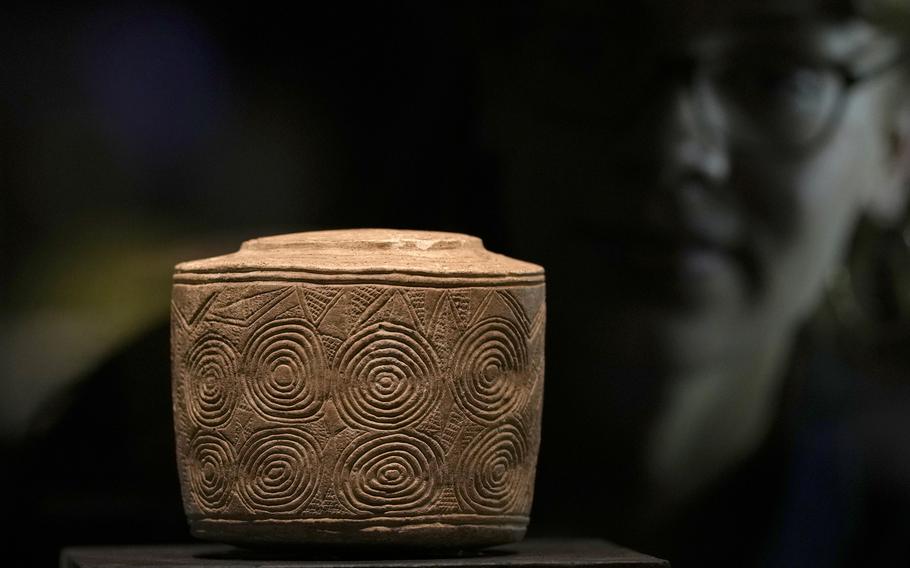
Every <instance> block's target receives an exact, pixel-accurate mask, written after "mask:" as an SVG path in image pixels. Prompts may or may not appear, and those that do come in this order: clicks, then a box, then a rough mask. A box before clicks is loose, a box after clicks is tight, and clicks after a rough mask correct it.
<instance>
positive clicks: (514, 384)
mask: <svg viewBox="0 0 910 568" xmlns="http://www.w3.org/2000/svg"><path fill="white" fill-rule="evenodd" d="M453 361H454V363H453V365H452V373H453V379H454V380H453V388H454V390H455V399H456V401H457V402H458V404H459V406H461V407H462V408H463V409H464V411H465V412H466V413H467V414H468V415H469V416H470V417H472V418H474V419H475V420H477V421H478V422H480V423H482V424H487V425H489V424H493V423H495V422H496V421H497V420H500V419H501V418H502V416H503V415H505V414H508V413H510V412H512V411H514V410H515V409H517V408H519V407H520V406H521V405H522V404H523V402H524V400H525V398H526V397H527V395H528V386H527V381H528V345H527V342H526V341H525V340H524V339H523V335H522V333H521V330H520V329H519V327H518V326H517V325H516V324H514V323H512V322H511V321H509V320H507V319H505V318H500V317H492V318H487V319H485V320H483V321H481V322H479V323H478V324H477V325H474V326H473V327H471V328H470V329H469V330H468V331H467V332H465V334H464V335H463V336H462V337H461V339H460V340H459V342H458V345H457V346H456V348H455V356H454V358H453Z"/></svg>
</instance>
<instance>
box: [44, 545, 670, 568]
mask: <svg viewBox="0 0 910 568" xmlns="http://www.w3.org/2000/svg"><path fill="white" fill-rule="evenodd" d="M60 566H61V568H139V567H155V568H193V567H196V566H206V567H219V568H236V567H253V566H256V567H263V568H268V567H270V566H274V567H276V568H277V567H278V566H281V568H294V567H300V568H431V567H437V566H439V567H447V568H462V567H464V568H467V567H483V568H500V567H502V568H525V567H526V568H532V567H534V568H539V567H548V568H550V567H552V568H559V567H567V568H586V567H589V566H608V567H610V568H619V567H629V568H633V567H634V568H650V567H668V566H669V563H668V562H666V561H665V560H660V559H657V558H653V557H651V556H646V555H644V554H640V553H638V552H634V551H631V550H629V549H626V548H622V547H619V546H616V545H615V544H612V543H610V542H606V541H602V540H572V539H562V540H536V539H532V540H526V541H524V542H521V543H518V544H512V545H508V546H499V547H495V548H489V549H486V550H484V551H481V552H476V553H464V554H461V555H456V556H445V557H422V558H413V557H410V558H408V557H403V556H388V557H385V558H376V557H370V556H356V557H350V556H339V555H337V554H329V553H316V554H313V553H307V552H297V553H294V554H291V553H288V554H281V555H278V554H274V553H268V554H266V553H256V552H251V551H248V550H242V549H237V548H233V547H230V546H225V545H218V544H191V545H179V546H120V547H92V548H88V547H77V548H67V549H65V550H64V551H63V552H62V554H61V556H60Z"/></svg>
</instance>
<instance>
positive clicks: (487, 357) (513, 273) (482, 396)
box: [171, 229, 545, 548]
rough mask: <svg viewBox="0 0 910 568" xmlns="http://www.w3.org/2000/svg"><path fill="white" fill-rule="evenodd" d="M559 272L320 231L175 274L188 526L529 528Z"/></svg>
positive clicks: (392, 533) (426, 537)
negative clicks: (548, 331) (551, 277)
mask: <svg viewBox="0 0 910 568" xmlns="http://www.w3.org/2000/svg"><path fill="white" fill-rule="evenodd" d="M544 322H545V305H544V271H543V269H542V268H541V267H539V266H537V265H534V264H530V263H527V262H521V261H518V260H514V259H511V258H507V257H504V256H502V255H498V254H494V253H491V252H488V251H487V250H486V249H484V247H483V244H482V243H481V241H480V239H477V238H475V237H470V236H466V235H459V234H452V233H438V232H424V231H397V230H385V229H362V230H345V231H319V232H310V233H298V234H290V235H281V236H275V237H266V238H260V239H254V240H251V241H247V242H245V243H243V245H242V247H241V248H240V250H239V251H238V252H236V253H234V254H230V255H227V256H221V257H216V258H210V259H206V260H199V261H193V262H186V263H183V264H179V265H178V266H177V267H176V272H175V274H174V288H173V301H172V306H171V360H172V370H173V384H172V387H173V402H174V419H175V430H176V438H177V457H178V464H179V474H180V482H181V488H182V492H183V503H184V508H185V510H186V513H187V516H188V518H189V522H190V528H191V531H192V533H193V534H194V535H195V536H197V537H199V538H203V539H208V540H218V541H224V542H232V543H237V544H244V545H259V546H269V545H275V546H281V545H292V546H293V545H298V546H299V545H316V546H318V545H328V546H332V545H345V546H348V545H367V546H371V545H376V546H403V547H438V548H466V547H479V546H488V545H495V544H502V543H507V542H513V541H517V540H519V539H521V538H522V536H523V535H524V532H525V527H526V525H527V523H528V514H529V512H530V508H531V499H532V493H533V486H534V472H535V465H536V460H537V449H538V444H539V440H540V416H541V405H542V397H543V378H544Z"/></svg>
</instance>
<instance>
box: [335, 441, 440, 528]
mask: <svg viewBox="0 0 910 568" xmlns="http://www.w3.org/2000/svg"><path fill="white" fill-rule="evenodd" d="M443 460H444V456H443V452H442V448H441V447H440V446H439V444H438V443H437V442H436V441H435V440H433V439H432V438H429V437H427V436H424V435H422V434H419V433H417V432H410V433H394V434H392V433H372V434H365V435H363V436H360V437H359V438H355V439H354V440H353V441H352V442H351V443H350V444H349V445H348V446H347V448H345V450H344V452H343V453H342V455H341V456H340V458H339V461H338V464H337V467H336V470H335V483H336V491H337V494H338V497H339V499H340V501H341V503H342V504H343V505H344V506H345V507H346V508H347V509H348V510H350V511H351V512H353V513H357V514H363V515H367V514H373V515H383V514H385V515H387V514H396V513H398V514H403V513H417V512H420V511H423V510H425V509H426V508H428V507H429V506H431V505H432V504H433V502H434V500H435V498H436V497H437V495H438V494H439V492H440V486H441V484H442V479H443V475H442V468H443Z"/></svg>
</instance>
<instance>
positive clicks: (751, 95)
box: [715, 64, 837, 114]
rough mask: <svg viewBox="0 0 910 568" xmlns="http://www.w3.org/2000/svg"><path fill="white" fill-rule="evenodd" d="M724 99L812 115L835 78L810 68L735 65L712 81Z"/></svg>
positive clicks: (749, 106) (829, 90)
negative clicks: (716, 82) (715, 81)
mask: <svg viewBox="0 0 910 568" xmlns="http://www.w3.org/2000/svg"><path fill="white" fill-rule="evenodd" d="M715 80H717V81H718V82H719V83H720V84H719V85H717V86H718V87H719V90H720V91H721V92H723V93H724V95H725V97H727V98H730V99H733V100H734V101H736V102H737V103H738V104H739V105H741V106H744V107H747V108H752V109H764V112H763V113H762V114H765V113H767V112H768V111H775V112H783V113H803V112H814V110H815V108H816V107H817V106H818V105H819V104H826V103H827V101H828V99H829V98H830V95H831V93H832V89H834V90H836V89H837V78H836V76H835V75H834V74H833V73H831V71H830V70H828V69H825V68H823V67H815V66H811V65H801V64H793V65H790V64H787V65H769V64H763V65H745V64H744V65H735V66H731V67H730V68H728V69H726V70H724V72H722V73H721V74H720V75H719V76H718V77H716V78H715Z"/></svg>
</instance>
